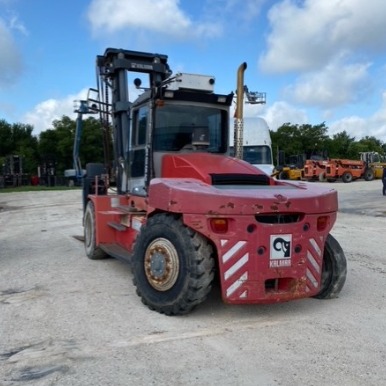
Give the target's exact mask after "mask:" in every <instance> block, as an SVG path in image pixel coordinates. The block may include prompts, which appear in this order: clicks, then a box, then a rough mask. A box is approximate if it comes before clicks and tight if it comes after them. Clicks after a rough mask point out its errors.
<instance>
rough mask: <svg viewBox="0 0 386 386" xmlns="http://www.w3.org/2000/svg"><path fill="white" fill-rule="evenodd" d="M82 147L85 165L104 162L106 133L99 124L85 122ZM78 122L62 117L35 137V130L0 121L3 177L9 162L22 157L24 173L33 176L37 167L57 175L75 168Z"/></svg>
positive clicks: (81, 155)
mask: <svg viewBox="0 0 386 386" xmlns="http://www.w3.org/2000/svg"><path fill="white" fill-rule="evenodd" d="M82 127H83V130H82V137H81V146H80V151H79V152H80V159H81V162H82V165H85V164H86V163H88V162H103V160H104V155H103V140H102V138H103V133H102V130H101V128H100V127H101V126H100V122H99V120H97V119H95V118H94V117H88V118H87V119H84V120H83V124H82ZM75 129H76V120H73V119H71V118H69V117H68V116H63V117H62V118H61V119H60V120H55V121H53V123H52V128H50V129H47V130H45V131H43V132H41V133H40V134H39V135H38V136H35V135H33V134H32V132H33V126H31V125H28V124H22V123H14V124H10V123H7V122H6V121H5V120H0V163H1V165H2V166H3V171H2V172H3V173H4V168H5V164H6V158H7V157H8V156H11V155H19V156H21V157H22V159H23V173H26V174H31V175H34V174H36V173H37V170H38V167H40V168H41V169H44V168H45V167H47V165H50V167H54V169H55V174H56V175H58V176H60V175H63V173H64V170H66V169H72V168H73V146H74V137H75Z"/></svg>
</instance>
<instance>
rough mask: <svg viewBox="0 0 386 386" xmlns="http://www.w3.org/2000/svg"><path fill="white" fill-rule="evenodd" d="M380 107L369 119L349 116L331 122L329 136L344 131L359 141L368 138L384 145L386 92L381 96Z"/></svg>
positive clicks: (385, 134)
mask: <svg viewBox="0 0 386 386" xmlns="http://www.w3.org/2000/svg"><path fill="white" fill-rule="evenodd" d="M382 101H383V103H382V105H381V107H380V108H379V110H377V111H376V112H375V113H374V114H373V115H371V116H369V117H359V116H349V117H345V118H342V119H340V120H337V121H335V122H333V123H332V124H331V125H329V127H330V132H329V134H330V135H333V134H336V133H339V132H342V131H346V132H347V133H348V134H349V135H350V136H353V137H355V139H356V140H359V139H361V138H363V137H366V136H370V137H375V138H377V139H379V140H380V141H382V142H384V143H386V91H385V92H383V95H382Z"/></svg>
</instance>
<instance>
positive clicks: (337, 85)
mask: <svg viewBox="0 0 386 386" xmlns="http://www.w3.org/2000/svg"><path fill="white" fill-rule="evenodd" d="M369 67H370V64H369V63H365V64H360V63H358V64H347V65H345V64H341V63H337V62H332V63H330V64H328V65H327V66H326V67H325V68H324V69H323V70H321V71H320V72H313V73H308V74H305V75H303V76H301V77H299V78H298V79H297V81H296V82H295V84H293V85H290V86H288V87H286V89H285V90H284V95H285V97H286V98H287V99H288V100H292V101H294V102H296V103H302V104H304V105H310V106H312V105H314V106H319V107H321V108H324V109H325V108H332V107H337V106H341V105H345V104H347V103H353V102H357V101H358V99H359V98H360V97H361V96H363V95H364V94H365V93H366V91H367V90H368V89H369V87H371V82H370V77H369V74H368V69H369Z"/></svg>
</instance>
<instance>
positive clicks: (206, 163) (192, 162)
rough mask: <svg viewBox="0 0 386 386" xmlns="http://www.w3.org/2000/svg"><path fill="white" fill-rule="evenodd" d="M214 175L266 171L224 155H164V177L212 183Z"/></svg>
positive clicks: (162, 171)
mask: <svg viewBox="0 0 386 386" xmlns="http://www.w3.org/2000/svg"><path fill="white" fill-rule="evenodd" d="M214 175H252V176H258V175H265V173H264V172H263V171H261V170H260V169H259V168H257V167H255V166H252V165H251V164H249V163H248V162H245V161H242V160H239V159H237V158H232V157H227V156H224V155H218V154H211V153H197V152H195V153H183V154H165V155H164V156H163V159H162V168H161V176H162V178H194V179H197V180H200V181H202V182H204V183H206V184H209V185H211V184H212V176H214ZM268 183H269V182H268Z"/></svg>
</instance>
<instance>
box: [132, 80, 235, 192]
mask: <svg viewBox="0 0 386 386" xmlns="http://www.w3.org/2000/svg"><path fill="white" fill-rule="evenodd" d="M166 83H167V82H166ZM213 84H214V78H213V77H208V76H202V75H191V74H177V76H176V77H173V78H172V81H171V82H170V83H167V85H166V86H164V87H162V88H160V90H159V91H158V94H157V95H156V96H155V97H152V90H147V91H145V92H144V93H143V94H142V95H141V96H140V97H139V98H138V99H137V100H136V101H135V102H134V103H133V104H132V106H131V141H130V150H129V151H130V159H131V166H130V167H131V170H130V172H131V179H130V180H129V185H130V186H129V191H131V192H133V193H138V194H141V191H144V189H145V186H146V174H147V172H148V173H149V175H150V177H151V178H154V177H163V176H162V173H161V170H162V161H163V157H164V155H165V154H182V153H188V152H209V153H215V154H222V155H224V154H227V152H228V142H229V138H228V132H229V126H228V122H229V115H228V114H229V113H228V111H229V110H228V109H229V105H230V104H231V102H232V94H229V95H218V94H214V93H213V91H212V88H213ZM147 154H148V155H147ZM148 165H149V167H148Z"/></svg>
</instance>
